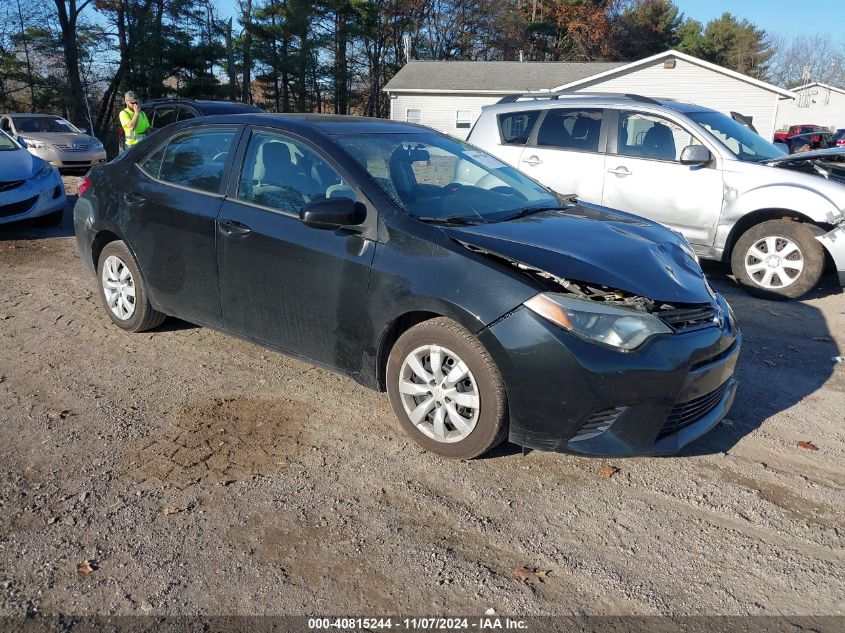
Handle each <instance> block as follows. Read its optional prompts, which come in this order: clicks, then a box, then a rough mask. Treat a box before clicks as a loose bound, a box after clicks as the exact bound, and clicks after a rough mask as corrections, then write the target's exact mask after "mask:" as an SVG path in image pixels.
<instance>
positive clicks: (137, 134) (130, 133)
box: [120, 90, 150, 149]
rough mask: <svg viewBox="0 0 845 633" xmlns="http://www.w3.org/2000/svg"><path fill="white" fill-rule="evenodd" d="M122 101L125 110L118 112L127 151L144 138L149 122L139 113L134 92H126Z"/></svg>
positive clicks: (139, 107)
mask: <svg viewBox="0 0 845 633" xmlns="http://www.w3.org/2000/svg"><path fill="white" fill-rule="evenodd" d="M123 100H124V101H125V102H126V109H124V110H121V111H120V127H122V128H123V138H124V139H125V140H126V148H127V149H129V148H130V147H132V146H133V145H135V144H137V143H140V142H141V141H143V140H144V139H145V138H146V136H147V130H149V129H150V122H149V121H148V120H147V115H146V114H144V113H143V112H142V111H141V104H139V103H138V97H136V96H135V93H134V92H132V91H131V90H130V91H129V92H127V93H126V94H125V95H124V97H123Z"/></svg>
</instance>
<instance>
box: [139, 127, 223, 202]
mask: <svg viewBox="0 0 845 633" xmlns="http://www.w3.org/2000/svg"><path fill="white" fill-rule="evenodd" d="M236 131H237V130H236V129H235V128H202V129H198V130H191V131H188V132H183V133H181V134H177V135H176V136H174V137H173V138H171V139H170V142H169V143H168V144H167V147H166V148H165V149H164V151H163V152H162V155H161V158H160V159H159V158H158V156H157V155H158V154H159V152H160V151H161V150H157V151H155V152H153V153H152V154H151V155H150V156H149V158H147V159H145V161H144V162H143V163H141V165H140V166H141V168H142V169H143V170H144V171H146V172H147V173H149V174H150V175H152V176H153V177H155V173H154V171H153V170H154V169H155V166H156V164H157V163H158V165H159V170H158V179H159V180H163V181H164V182H168V183H171V184H174V185H180V186H182V187H189V188H191V189H198V190H199V191H205V192H208V193H219V191H220V185H221V182H222V181H223V172H224V170H225V167H226V160H227V159H228V157H229V152H230V151H231V149H232V141H233V140H234V138H235V133H236Z"/></svg>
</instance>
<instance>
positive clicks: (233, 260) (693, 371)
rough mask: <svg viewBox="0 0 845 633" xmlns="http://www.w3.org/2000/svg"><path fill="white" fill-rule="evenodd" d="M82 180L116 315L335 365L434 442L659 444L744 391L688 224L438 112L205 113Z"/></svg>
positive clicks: (616, 451) (471, 452)
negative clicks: (599, 202)
mask: <svg viewBox="0 0 845 633" xmlns="http://www.w3.org/2000/svg"><path fill="white" fill-rule="evenodd" d="M79 193H80V197H79V200H78V202H77V203H76V207H75V210H74V222H75V227H76V236H77V241H78V244H79V251H80V253H81V255H82V259H83V261H84V262H85V264H86V265H87V266H88V268H89V269H90V270H91V272H92V273H95V274H96V277H97V280H98V286H99V291H100V296H101V298H102V301H103V304H104V306H105V309H106V312H107V314H108V315H109V317H110V318H111V319H112V321H114V323H115V324H117V325H118V326H119V327H121V328H123V329H125V330H128V331H131V332H140V331H143V330H148V329H151V328H154V327H156V326H158V325H159V324H160V323H161V322H162V321H163V320H164V319H165V315H173V316H176V317H179V318H182V319H185V320H188V321H191V322H193V323H197V324H201V325H207V326H209V327H213V328H217V329H220V330H224V331H226V332H229V333H232V334H234V335H236V336H239V337H242V338H246V339H249V340H251V341H254V342H256V343H258V344H260V345H264V346H266V347H269V348H272V349H276V350H279V351H282V352H285V353H288V354H292V355H295V356H299V357H302V358H306V359H308V360H310V361H312V362H314V363H318V364H320V365H323V366H326V367H329V368H331V369H334V370H336V371H340V372H343V373H346V374H348V375H350V376H352V377H353V378H354V379H355V380H357V381H359V382H361V383H363V384H364V385H367V386H369V387H372V388H374V389H379V390H386V391H387V392H388V394H389V397H390V402H391V404H392V406H393V409H394V411H395V413H396V416H397V417H398V419H399V422H400V424H401V425H402V426H403V427H404V429H405V430H406V431H407V432H408V433H409V434H410V435H411V437H412V438H413V439H414V440H415V441H417V442H418V443H419V444H420V445H422V446H423V447H425V448H427V449H429V450H431V451H434V452H436V453H439V454H441V455H445V456H448V457H455V458H471V457H475V456H478V455H480V454H482V453H484V452H485V451H487V450H489V449H490V448H492V447H493V446H495V445H497V444H498V443H500V442H501V441H502V440H503V439H505V438H509V439H510V440H511V441H512V442H514V443H516V444H520V445H523V446H526V447H531V448H540V449H548V450H559V451H574V452H579V453H586V454H597V455H646V454H651V455H656V454H668V453H673V452H676V451H677V450H678V449H680V448H681V447H682V446H683V445H685V444H687V443H689V442H690V441H692V440H694V439H696V438H697V437H699V436H701V435H702V434H703V433H705V432H707V431H709V430H710V429H712V428H713V427H714V426H716V424H717V423H718V422H719V420H720V419H721V418H722V417H723V416H724V415H725V414H726V413H727V411H728V409H729V407H730V406H731V403H732V401H733V398H734V393H735V390H736V382H735V379H734V367H735V364H736V360H737V356H738V354H739V347H740V334H739V331H738V329H737V326H736V323H735V321H734V317H733V313H732V311H731V309H730V308H729V307H728V305H727V303H726V302H725V300H724V299H723V298H722V297H721V296H719V295H718V294H716V293H715V292H714V291H713V290H712V289H711V287H710V286H709V285H708V283H707V281H706V280H705V279H704V275H703V274H702V272H701V268H700V267H699V266H698V264H697V262H696V260H695V257H694V253H693V251H692V249H691V248H690V246H689V244H688V243H687V242H686V240H684V238H683V237H681V236H680V235H678V234H677V233H674V232H673V231H670V230H669V229H667V228H665V227H663V226H661V225H659V224H656V223H654V222H650V221H648V220H645V219H643V218H639V217H636V216H633V215H630V214H626V213H622V212H619V211H613V210H611V209H607V208H602V207H598V206H594V205H586V204H578V203H576V202H575V201H573V200H572V199H569V198H565V197H561V196H559V195H557V194H555V193H553V192H551V191H549V190H547V189H545V188H543V187H542V186H540V185H539V184H537V183H536V182H534V181H532V180H530V179H529V178H527V177H526V176H523V175H522V174H520V173H519V172H518V171H516V170H515V169H513V168H511V167H510V166H508V165H506V164H504V163H502V162H501V161H499V160H498V159H496V158H494V157H492V156H490V155H489V154H486V153H485V152H482V151H480V150H478V149H476V148H474V147H472V146H470V145H468V144H466V143H463V142H461V141H458V140H456V139H453V138H451V137H448V136H445V135H442V134H439V133H436V132H433V131H431V130H429V129H427V128H423V127H419V126H415V125H410V124H405V123H397V122H391V121H383V120H375V119H364V118H358V117H336V116H327V115H261V114H256V115H252V114H249V115H228V116H216V117H203V118H198V119H193V120H191V121H186V122H185V123H177V124H176V125H173V126H170V127H168V128H167V129H165V130H161V131H159V132H156V133H155V134H153V135H152V136H150V138H148V139H147V140H146V141H145V142H143V143H140V144H139V145H138V146H136V147H134V148H132V149H131V150H130V151H128V152H126V153H125V154H123V155H121V156H120V157H119V158H118V159H117V160H115V161H113V162H112V163H110V164H108V165H105V166H102V167H96V168H94V169H92V170H91V172H90V174H89V175H88V176H87V177H86V178H85V179H84V180H83V182H82V185H81V186H80V192H79Z"/></svg>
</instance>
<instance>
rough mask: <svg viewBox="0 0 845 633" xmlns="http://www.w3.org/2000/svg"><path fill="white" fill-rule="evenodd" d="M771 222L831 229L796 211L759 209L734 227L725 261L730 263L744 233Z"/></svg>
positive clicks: (744, 216)
mask: <svg viewBox="0 0 845 633" xmlns="http://www.w3.org/2000/svg"><path fill="white" fill-rule="evenodd" d="M769 220H792V221H793V222H799V223H801V224H810V225H812V226H815V227H817V228H819V229H820V230H821V231H822V232H826V231H828V230H829V229H830V225H826V224H823V223H819V222H817V221H816V220H813V219H812V218H811V217H810V216H808V215H807V214H805V213H801V212H799V211H794V210H792V209H779V208H768V209H758V210H756V211H752V212H751V213H746V214H745V215H743V216H742V217H741V218H739V219H738V220H737V222H736V223H735V224H734V225H733V227H732V228H731V231H730V233H729V234H728V239H727V240H726V242H725V250H724V252H723V255H722V259H723V261H727V262H729V261H730V259H731V254H732V253H733V249H734V247H735V246H736V243H737V241H739V238H740V237H742V235H743V233H745V232H746V231H748V230H749V229H750V228H752V227H754V226H757V225H758V224H762V223H763V222H768V221H769ZM825 250H826V249H825Z"/></svg>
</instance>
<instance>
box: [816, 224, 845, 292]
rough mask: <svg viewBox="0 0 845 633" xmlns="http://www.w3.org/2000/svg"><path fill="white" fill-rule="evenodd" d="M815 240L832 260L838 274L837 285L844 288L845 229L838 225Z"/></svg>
mask: <svg viewBox="0 0 845 633" xmlns="http://www.w3.org/2000/svg"><path fill="white" fill-rule="evenodd" d="M816 239H817V240H818V241H819V242H821V243H822V246H824V247H825V250H827V252H828V253H830V256H831V258H833V263H834V264H835V265H836V272H837V273H838V274H839V285H841V286H845V227H843V226H842V225H839V226H837V227H836V228H835V229H833V230H832V231H830V232H829V233H825V234H824V235H820V236H818V237H817V238H816Z"/></svg>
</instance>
